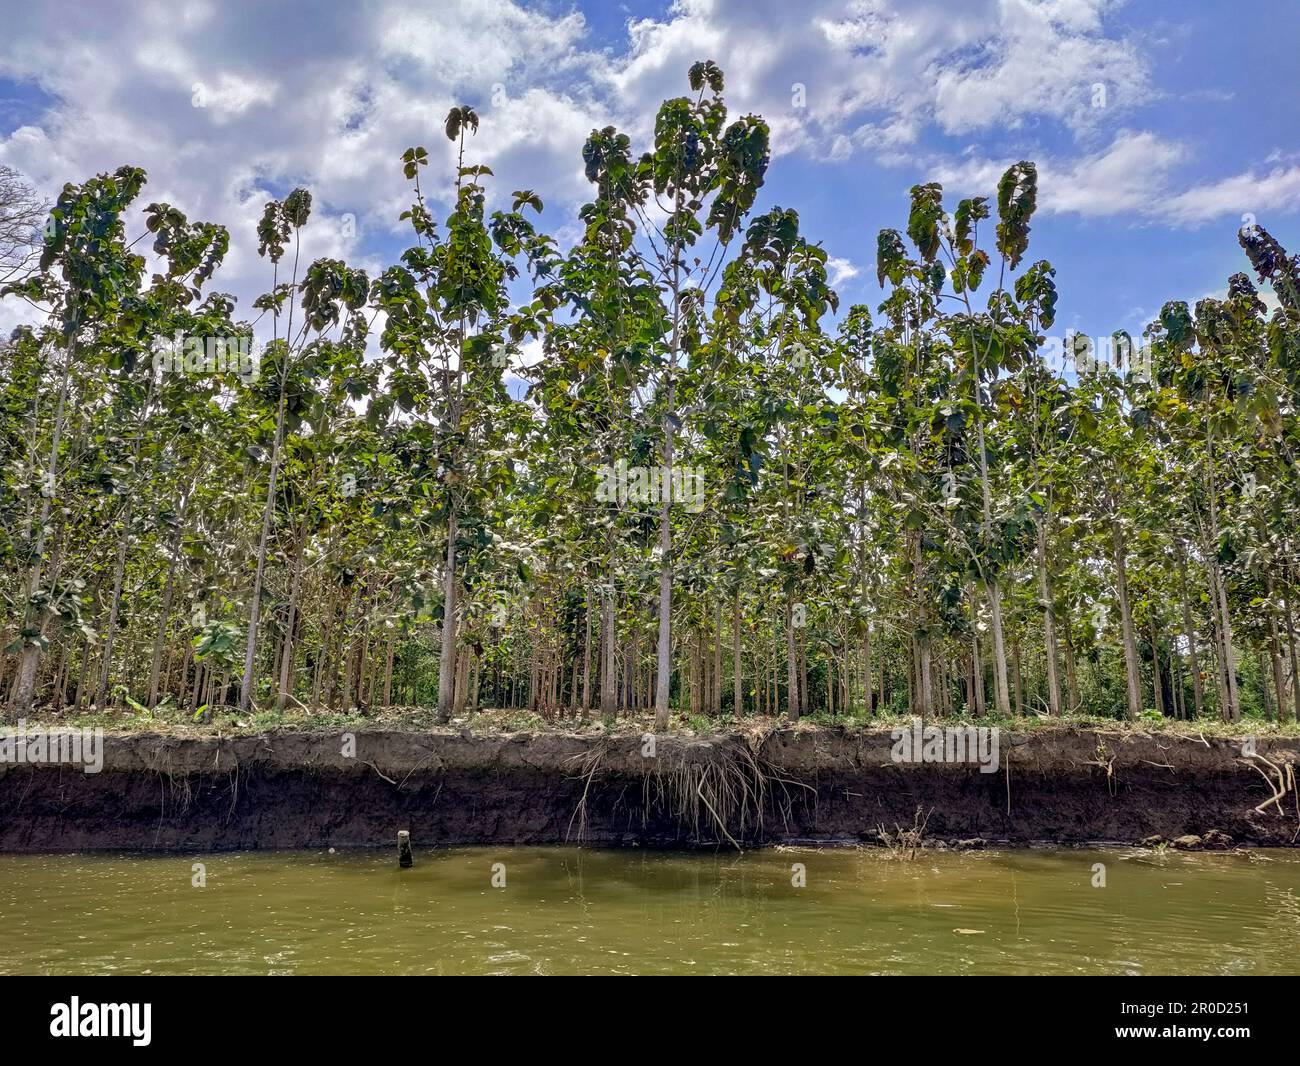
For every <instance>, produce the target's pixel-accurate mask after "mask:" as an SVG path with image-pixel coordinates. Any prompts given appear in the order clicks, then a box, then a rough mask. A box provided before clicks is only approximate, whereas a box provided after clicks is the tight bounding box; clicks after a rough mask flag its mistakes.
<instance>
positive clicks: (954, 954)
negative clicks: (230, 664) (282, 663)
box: [0, 847, 1300, 974]
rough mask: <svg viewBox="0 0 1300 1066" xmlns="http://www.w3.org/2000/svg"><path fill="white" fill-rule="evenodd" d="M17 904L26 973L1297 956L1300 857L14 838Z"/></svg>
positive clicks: (4, 859)
mask: <svg viewBox="0 0 1300 1066" xmlns="http://www.w3.org/2000/svg"><path fill="white" fill-rule="evenodd" d="M196 864H198V865H196ZM1103 880H1104V885H1102V883H1101V882H1102V881H1103ZM197 882H202V884H201V885H199V884H196V883H197ZM0 915H3V918H4V920H3V922H0V973H5V974H13V973H60V974H97V973H132V974H136V973H144V974H185V973H217V974H336V973H373V974H422V973H431V974H459V973H466V974H534V973H535V974H568V973H581V974H631V973H663V974H681V973H700V974H792V973H842V974H869V973H881V974H920V973H941V974H1280V973H1292V974H1294V973H1298V972H1300V851H1283V850H1258V851H1251V852H1239V853H1200V854H1189V853H1182V852H1150V851H1139V850H1135V849H1113V850H1087V851H1084V850H1068V849H1054V850H1016V851H996V850H990V851H969V852H951V851H931V852H922V853H920V854H919V855H918V856H917V857H916V858H915V859H914V860H911V861H908V860H905V859H898V858H893V857H891V856H890V855H889V853H888V852H887V851H885V850H883V849H879V848H870V849H863V850H856V849H833V850H818V849H796V848H783V849H776V850H766V851H754V852H750V853H747V854H745V855H737V854H736V853H734V852H731V853H726V852H719V853H712V852H706V853H699V852H694V853H684V852H652V851H638V850H630V851H600V850H585V849H583V850H579V849H573V848H553V847H552V848H500V847H488V848H483V847H472V848H452V849H445V850H438V851H421V850H419V849H418V848H417V850H416V857H415V866H414V868H412V869H409V870H399V869H398V867H397V863H396V854H395V851H388V850H383V851H340V852H337V853H328V852H319V851H315V852H313V851H291V852H242V853H216V854H195V855H179V854H171V855H148V856H144V855H122V854H90V853H88V854H77V855H0Z"/></svg>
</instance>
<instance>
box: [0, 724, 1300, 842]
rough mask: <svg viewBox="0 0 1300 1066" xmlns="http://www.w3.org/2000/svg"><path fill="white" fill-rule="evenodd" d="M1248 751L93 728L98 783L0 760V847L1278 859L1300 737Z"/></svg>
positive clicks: (1137, 742) (758, 735) (787, 733)
mask: <svg viewBox="0 0 1300 1066" xmlns="http://www.w3.org/2000/svg"><path fill="white" fill-rule="evenodd" d="M28 728H29V730H31V729H35V728H36V727H34V726H29V727H28ZM1249 750H1250V749H1249V748H1247V751H1249ZM1253 750H1254V752H1255V754H1254V755H1250V754H1243V747H1242V741H1241V740H1240V739H1230V738H1226V737H1215V736H1205V735H1199V734H1189V733H1187V732H1186V731H1183V732H1173V731H1158V732H1153V733H1143V732H1132V731H1126V730H1120V729H1099V728H1090V729H1084V728H1073V727H1046V728H1045V727H1037V728H1033V729H1029V730H1026V731H1023V732H1019V731H1007V730H1002V731H1001V733H1000V737H999V745H998V753H997V758H996V760H995V763H996V765H986V766H985V767H984V769H985V770H988V771H989V772H982V771H981V767H980V766H979V765H978V763H976V762H974V761H971V762H963V763H949V762H938V761H936V762H921V761H918V762H899V761H895V758H894V757H893V756H894V755H896V754H897V753H898V752H897V739H896V735H894V734H891V732H890V730H889V729H888V728H881V727H876V728H872V727H865V728H857V729H836V728H824V727H812V726H808V725H801V726H800V727H798V728H794V729H771V730H767V731H754V730H751V731H749V732H733V733H724V734H717V735H711V736H706V735H692V736H678V735H667V736H660V737H656V738H653V741H651V738H649V737H648V736H646V735H642V734H639V733H630V732H623V733H612V734H604V735H592V734H579V733H513V734H505V733H497V734H486V735H484V734H477V735H476V734H471V733H469V732H468V731H462V732H449V731H443V732H432V731H420V732H413V731H403V730H382V731H355V732H353V731H343V732H340V731H334V730H329V731H312V732H303V731H298V732H293V731H277V732H265V733H252V734H245V735H239V736H210V735H176V734H169V733H162V732H130V733H109V734H106V735H105V737H104V742H103V751H102V756H103V766H102V770H101V771H100V772H98V773H85V772H83V769H82V767H80V766H73V765H66V764H65V765H50V764H32V763H24V764H17V765H16V764H13V763H9V764H0V850H3V851H10V852H42V851H72V850H88V849H142V850H150V849H163V850H179V849H213V850H215V849H252V848H307V847H355V846H368V845H373V846H391V845H392V843H393V841H394V839H395V834H396V831H397V830H398V829H409V830H410V832H411V835H412V838H413V840H414V841H415V842H416V844H417V846H420V847H429V846H437V845H442V844H488V843H498V844H554V843H566V842H567V843H586V844H596V845H604V846H636V845H650V846H719V845H720V846H724V847H732V846H745V847H748V846H754V845H760V844H783V843H786V844H788V843H824V844H876V843H880V842H881V838H882V831H883V834H884V836H885V838H887V840H892V841H893V842H894V844H895V845H897V843H898V841H899V834H900V832H905V831H908V830H913V829H918V828H920V827H921V826H924V831H923V836H924V839H925V841H926V842H927V843H929V844H948V845H959V846H968V847H970V846H981V844H988V845H995V844H1005V845H1013V846H1014V845H1031V844H1041V843H1052V844H1061V845H1083V844H1086V843H1096V842H1114V843H1130V844H1136V843H1140V842H1143V841H1148V842H1149V843H1153V844H1154V843H1156V841H1154V840H1153V839H1151V838H1155V837H1159V838H1160V839H1161V840H1162V841H1166V842H1170V843H1173V842H1175V841H1179V844H1178V846H1190V847H1196V846H1229V845H1238V846H1239V845H1246V846H1290V845H1294V844H1295V843H1296V840H1297V829H1298V828H1300V808H1298V806H1297V797H1296V788H1295V776H1294V771H1293V770H1292V769H1291V767H1293V766H1294V765H1295V764H1296V763H1298V762H1300V739H1296V738H1294V737H1284V736H1274V737H1267V736H1260V737H1258V738H1257V739H1256V740H1255V743H1254V749H1253ZM917 758H920V754H919V753H918V754H917ZM1274 797H1277V799H1276V801H1274ZM1189 837H1196V838H1199V840H1197V841H1192V840H1189V839H1183V840H1181V841H1180V838H1189Z"/></svg>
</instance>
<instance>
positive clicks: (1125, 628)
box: [1110, 518, 1142, 718]
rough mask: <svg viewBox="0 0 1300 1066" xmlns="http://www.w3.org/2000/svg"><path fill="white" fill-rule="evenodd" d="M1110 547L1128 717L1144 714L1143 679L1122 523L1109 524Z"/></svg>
mask: <svg viewBox="0 0 1300 1066" xmlns="http://www.w3.org/2000/svg"><path fill="white" fill-rule="evenodd" d="M1110 535H1111V548H1112V550H1113V552H1114V558H1115V593H1116V595H1117V596H1118V597H1119V616H1120V631H1121V636H1122V639H1123V641H1124V681H1125V686H1126V688H1127V690H1128V706H1127V712H1126V717H1128V718H1136V717H1137V716H1138V715H1139V714H1141V713H1142V676H1141V673H1140V671H1139V667H1138V653H1137V638H1136V636H1135V635H1134V632H1133V613H1132V609H1131V607H1130V604H1129V596H1128V570H1127V567H1126V563H1125V556H1126V554H1127V548H1126V546H1125V543H1124V533H1123V530H1122V529H1121V528H1120V524H1119V520H1118V519H1116V518H1112V519H1111V522H1110Z"/></svg>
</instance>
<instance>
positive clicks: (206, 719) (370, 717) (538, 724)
mask: <svg viewBox="0 0 1300 1066" xmlns="http://www.w3.org/2000/svg"><path fill="white" fill-rule="evenodd" d="M932 721H933V722H934V723H935V724H963V725H980V726H989V727H995V726H996V727H998V728H1000V729H1003V730H1006V731H1012V732H1038V731H1050V730H1054V729H1098V730H1106V731H1118V732H1124V733H1168V734H1176V735H1181V736H1190V737H1206V738H1209V737H1243V736H1250V735H1255V736H1267V737H1277V736H1284V737H1300V725H1298V724H1297V723H1295V722H1292V721H1288V722H1285V723H1281V724H1279V723H1277V722H1270V721H1265V720H1263V719H1260V718H1254V717H1252V718H1243V720H1242V721H1240V722H1237V723H1227V722H1223V721H1220V720H1218V719H1217V718H1209V717H1206V718H1202V719H1198V720H1195V721H1175V720H1173V719H1169V718H1164V719H1161V718H1159V717H1157V716H1155V715H1154V714H1152V713H1148V714H1145V715H1142V716H1140V717H1139V718H1137V719H1134V720H1131V721H1123V720H1121V719H1117V718H1113V717H1100V716H1096V715H1085V714H1076V715H1064V716H1062V717H1060V718H1049V717H1045V716H1039V715H1025V716H1012V717H1010V718H999V717H995V716H991V715H986V716H984V717H983V718H971V717H966V716H964V715H959V716H956V717H951V718H943V719H932ZM911 722H912V717H911V716H910V715H906V714H901V713H897V712H894V713H882V714H878V715H875V716H870V717H869V716H866V715H864V714H862V713H861V712H858V713H855V714H848V715H829V714H826V713H825V712H817V713H815V714H812V715H808V716H806V717H804V718H803V719H801V720H800V722H799V723H798V725H797V726H796V728H798V729H803V730H811V729H818V728H829V729H848V730H867V729H872V730H874V729H893V728H898V727H900V726H905V725H910V724H911ZM5 724H7V725H8V726H9V727H10V728H12V725H13V723H5ZM786 724H787V723H786V722H785V720H784V719H775V718H769V717H761V716H758V715H746V716H743V717H741V718H740V719H736V718H734V717H733V716H732V714H731V713H730V712H727V713H724V714H719V715H714V716H709V715H701V714H696V715H687V714H684V713H679V712H675V713H674V714H673V715H672V718H671V720H670V732H673V733H678V734H681V735H684V736H692V735H695V736H699V735H709V734H716V733H728V732H745V733H751V732H764V731H767V730H769V729H773V728H778V727H781V726H784V725H786ZM36 727H59V728H65V729H66V728H76V729H95V728H100V729H104V730H105V731H110V732H127V733H129V732H162V733H169V734H175V735H177V736H232V735H235V736H237V735H240V734H254V733H270V732H338V731H354V732H355V731H360V730H375V729H385V730H395V731H403V732H439V733H460V734H465V733H468V734H470V735H479V736H490V735H499V734H509V733H563V734H581V735H588V736H601V735H622V734H630V735H631V734H641V733H645V732H653V730H654V719H653V715H651V714H639V715H636V716H620V717H617V718H613V719H602V718H601V716H600V715H599V714H598V713H596V712H590V713H589V714H588V715H586V717H585V718H583V717H579V716H577V715H572V714H570V715H566V716H564V717H559V718H556V719H553V720H547V719H546V718H543V717H542V716H540V715H538V714H535V713H533V712H531V711H527V710H510V709H484V710H478V711H475V712H472V713H468V714H466V715H464V716H463V717H457V718H455V719H453V721H452V722H451V723H450V724H448V725H442V726H440V725H438V723H437V721H436V714H435V712H434V711H433V710H432V709H431V708H428V707H388V708H383V709H377V710H374V711H372V712H370V713H366V714H361V713H357V712H352V713H346V714H345V713H342V712H338V711H331V710H321V711H316V712H308V711H303V710H298V709H294V710H290V711H284V712H276V711H274V710H267V711H256V710H254V711H250V712H249V713H248V714H243V715H241V714H239V713H238V711H237V710H236V709H235V708H232V707H224V708H215V709H211V710H209V712H208V713H207V714H206V715H205V716H203V717H201V718H196V717H192V716H190V715H188V714H185V713H178V712H177V711H175V710H174V709H169V708H166V707H162V708H159V709H158V710H157V711H155V713H154V714H152V715H150V714H148V713H141V712H140V711H138V710H136V709H133V708H118V709H113V708H110V709H108V710H106V711H104V712H96V713H83V714H79V715H72V714H64V715H50V714H39V715H35V716H32V717H31V718H28V719H27V728H28V729H29V730H30V729H33V728H36Z"/></svg>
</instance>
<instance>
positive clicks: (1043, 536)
mask: <svg viewBox="0 0 1300 1066" xmlns="http://www.w3.org/2000/svg"><path fill="white" fill-rule="evenodd" d="M1046 523H1047V516H1046V515H1044V516H1043V518H1042V519H1041V520H1040V521H1039V523H1038V559H1037V563H1038V567H1037V569H1038V602H1039V606H1040V608H1041V609H1042V612H1043V660H1044V669H1045V672H1046V674H1047V708H1048V711H1049V712H1050V713H1051V715H1052V717H1053V718H1059V717H1060V716H1061V683H1060V678H1059V677H1058V674H1059V672H1060V659H1059V654H1058V650H1057V647H1056V611H1055V609H1054V608H1053V606H1052V582H1051V578H1050V576H1049V575H1048V572H1047V528H1046Z"/></svg>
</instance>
